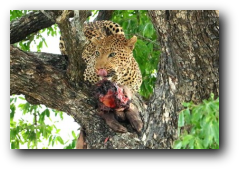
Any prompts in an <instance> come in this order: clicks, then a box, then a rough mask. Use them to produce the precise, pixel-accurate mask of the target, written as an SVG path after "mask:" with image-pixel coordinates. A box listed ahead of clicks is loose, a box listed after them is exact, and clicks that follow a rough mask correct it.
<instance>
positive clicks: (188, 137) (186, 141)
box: [182, 135, 194, 148]
mask: <svg viewBox="0 0 239 169" xmlns="http://www.w3.org/2000/svg"><path fill="white" fill-rule="evenodd" d="M193 138H194V136H193V135H186V136H184V137H183V138H182V139H183V140H182V146H183V147H184V148H186V147H187V145H188V144H189V143H190V141H191V140H192V139H193Z"/></svg>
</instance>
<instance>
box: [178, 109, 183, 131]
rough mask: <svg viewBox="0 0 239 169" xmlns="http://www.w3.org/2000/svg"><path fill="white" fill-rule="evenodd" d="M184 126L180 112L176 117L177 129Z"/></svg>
mask: <svg viewBox="0 0 239 169" xmlns="http://www.w3.org/2000/svg"><path fill="white" fill-rule="evenodd" d="M183 126H184V112H183V111H182V112H181V113H179V117H178V127H183Z"/></svg>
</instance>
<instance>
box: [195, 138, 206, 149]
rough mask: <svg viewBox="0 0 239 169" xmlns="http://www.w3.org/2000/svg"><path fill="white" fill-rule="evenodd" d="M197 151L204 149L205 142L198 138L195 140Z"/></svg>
mask: <svg viewBox="0 0 239 169" xmlns="http://www.w3.org/2000/svg"><path fill="white" fill-rule="evenodd" d="M195 149H204V147H203V141H202V140H201V139H199V138H196V140H195Z"/></svg>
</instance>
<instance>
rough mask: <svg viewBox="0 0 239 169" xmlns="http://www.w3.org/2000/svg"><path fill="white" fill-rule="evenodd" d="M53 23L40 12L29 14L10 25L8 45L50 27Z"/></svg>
mask: <svg viewBox="0 0 239 169" xmlns="http://www.w3.org/2000/svg"><path fill="white" fill-rule="evenodd" d="M53 24H54V22H52V21H51V20H49V19H48V18H47V17H46V16H45V15H44V14H43V13H42V12H40V11H36V12H31V13H29V14H27V15H25V16H22V17H21V18H18V19H16V20H13V21H12V22H11V23H10V44H14V43H16V42H19V41H22V40H24V39H25V38H26V37H27V36H28V35H30V34H32V33H35V32H38V31H39V30H41V29H43V28H47V27H50V26H51V25H53Z"/></svg>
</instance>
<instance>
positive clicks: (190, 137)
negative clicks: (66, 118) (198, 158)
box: [173, 94, 219, 149]
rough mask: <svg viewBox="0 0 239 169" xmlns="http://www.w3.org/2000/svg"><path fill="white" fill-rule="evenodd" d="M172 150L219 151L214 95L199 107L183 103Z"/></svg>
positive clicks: (217, 111) (217, 110) (217, 114)
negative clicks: (176, 137) (177, 134)
mask: <svg viewBox="0 0 239 169" xmlns="http://www.w3.org/2000/svg"><path fill="white" fill-rule="evenodd" d="M183 106H184V107H186V109H184V110H182V111H181V112H180V114H179V118H178V133H181V134H180V136H179V138H178V140H176V141H175V142H174V146H173V147H174V149H219V98H217V99H216V100H214V94H211V97H210V98H209V99H208V100H203V103H201V104H200V105H195V104H193V103H192V102H189V103H183Z"/></svg>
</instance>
